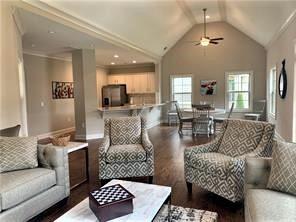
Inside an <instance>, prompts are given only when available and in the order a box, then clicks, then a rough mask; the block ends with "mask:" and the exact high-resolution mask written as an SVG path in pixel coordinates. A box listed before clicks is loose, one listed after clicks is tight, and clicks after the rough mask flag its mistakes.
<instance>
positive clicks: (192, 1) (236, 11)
mask: <svg viewBox="0 0 296 222" xmlns="http://www.w3.org/2000/svg"><path fill="white" fill-rule="evenodd" d="M42 1H43V2H45V3H46V4H48V5H50V6H52V7H54V8H56V9H59V10H61V11H63V12H66V13H68V14H70V15H73V16H75V17H78V18H80V19H82V20H84V21H86V22H88V23H90V24H92V25H94V26H96V27H98V28H101V29H103V30H105V31H107V32H109V33H111V34H114V35H116V36H119V37H121V38H123V39H126V40H127V41H131V42H132V43H134V44H136V45H137V46H139V47H140V48H143V49H145V50H147V51H149V52H152V53H154V54H157V55H163V54H164V53H165V52H164V50H163V48H164V47H171V46H172V45H174V44H175V43H176V41H177V40H178V39H180V37H181V36H183V35H184V34H185V32H187V31H188V30H189V29H190V28H191V27H192V26H193V25H194V24H198V23H202V22H203V20H202V8H208V15H209V16H210V18H209V19H208V22H212V21H226V22H228V23H230V24H231V25H233V26H234V27H236V28H237V29H239V30H240V31H242V32H244V33H245V34H247V35H248V36H250V37H251V38H253V39H254V40H255V41H257V42H259V43H260V44H262V45H263V46H267V45H268V43H269V42H270V41H271V40H272V38H273V36H274V35H275V34H276V33H277V31H279V30H280V29H281V27H282V26H283V24H285V22H286V21H287V20H288V19H289V17H291V16H292V15H293V14H295V10H296V1H295V0H290V1H289V0H136V1H135V0H108V1H107V0H92V1H91V0H88V1H72V0H59V1H56V0H55V1H53V0H42Z"/></svg>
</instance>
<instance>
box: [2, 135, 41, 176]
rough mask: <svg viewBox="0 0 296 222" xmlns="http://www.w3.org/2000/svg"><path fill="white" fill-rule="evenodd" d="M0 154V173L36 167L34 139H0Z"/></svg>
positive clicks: (35, 144)
mask: <svg viewBox="0 0 296 222" xmlns="http://www.w3.org/2000/svg"><path fill="white" fill-rule="evenodd" d="M0 153H1V155H0V173H1V172H7V171H13V170H21V169H27V168H34V167H37V166H38V161H37V138H36V137H0Z"/></svg>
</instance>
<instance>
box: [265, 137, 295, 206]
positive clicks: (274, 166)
mask: <svg viewBox="0 0 296 222" xmlns="http://www.w3.org/2000/svg"><path fill="white" fill-rule="evenodd" d="M267 187H268V188H270V189H274V190H278V191H281V192H287V193H290V194H293V195H296V144H295V143H287V142H280V141H278V142H277V144H276V146H274V147H273V152H272V161H271V172H270V176H269V180H268V184H267ZM295 210H296V207H295Z"/></svg>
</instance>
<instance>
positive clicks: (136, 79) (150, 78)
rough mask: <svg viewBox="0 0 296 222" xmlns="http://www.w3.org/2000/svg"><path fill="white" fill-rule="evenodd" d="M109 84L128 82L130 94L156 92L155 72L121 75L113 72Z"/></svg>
mask: <svg viewBox="0 0 296 222" xmlns="http://www.w3.org/2000/svg"><path fill="white" fill-rule="evenodd" d="M108 84H126V91H127V93H128V94H136V93H154V92H155V74H154V73H153V72H149V73H135V74H120V75H113V74H111V75H109V76H108Z"/></svg>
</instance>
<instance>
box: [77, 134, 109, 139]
mask: <svg viewBox="0 0 296 222" xmlns="http://www.w3.org/2000/svg"><path fill="white" fill-rule="evenodd" d="M103 137H104V133H96V134H88V135H75V139H77V140H93V139H100V138H103Z"/></svg>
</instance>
